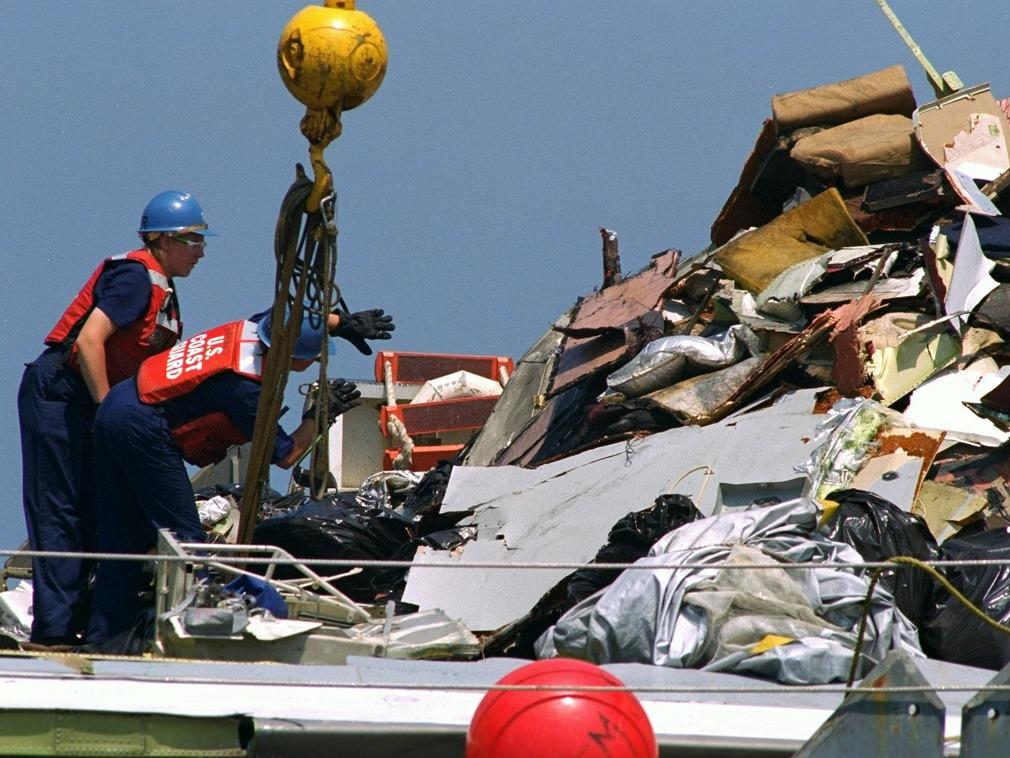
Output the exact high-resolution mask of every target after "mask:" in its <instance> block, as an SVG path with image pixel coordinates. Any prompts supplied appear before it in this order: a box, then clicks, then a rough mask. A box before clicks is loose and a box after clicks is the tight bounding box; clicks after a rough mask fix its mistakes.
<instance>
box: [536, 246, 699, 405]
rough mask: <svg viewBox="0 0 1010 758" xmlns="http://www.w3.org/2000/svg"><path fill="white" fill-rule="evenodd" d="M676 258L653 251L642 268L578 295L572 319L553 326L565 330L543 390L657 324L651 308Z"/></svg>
mask: <svg viewBox="0 0 1010 758" xmlns="http://www.w3.org/2000/svg"><path fill="white" fill-rule="evenodd" d="M679 259H680V252H679V251H677V250H667V251H665V252H662V253H659V254H658V255H656V256H653V258H652V261H651V262H650V263H649V266H648V267H647V268H646V269H645V270H644V271H642V272H640V273H638V274H636V275H635V276H632V277H629V278H627V279H624V280H622V281H620V282H617V283H615V284H613V285H611V286H610V287H607V288H606V289H604V290H601V291H599V292H594V293H593V294H592V295H588V296H587V297H585V298H583V299H582V301H581V302H580V303H579V304H578V310H577V311H576V313H575V317H574V318H573V319H572V322H571V323H570V324H569V325H568V326H567V327H566V328H564V329H559V331H561V332H562V333H563V334H565V335H566V336H565V340H564V342H562V343H561V351H562V352H561V357H560V358H559V359H558V364H557V366H558V367H557V372H556V374H555V375H554V379H553V382H552V384H551V389H550V392H549V394H551V395H554V394H557V393H558V392H561V391H563V390H565V389H567V388H569V387H571V386H572V385H574V384H576V383H577V382H579V381H581V380H582V379H583V378H585V377H586V376H589V375H590V374H594V373H597V372H599V371H603V370H606V369H609V368H611V367H613V366H616V365H617V364H618V363H620V362H622V361H624V360H626V359H628V358H630V357H631V356H632V355H633V354H634V352H635V351H636V350H637V348H638V347H639V344H640V342H641V338H642V337H643V336H644V335H645V334H647V333H648V331H649V330H650V329H661V328H662V314H661V313H660V312H659V311H658V310H657V309H658V308H659V307H660V305H661V303H662V300H663V295H664V294H666V291H667V290H668V289H669V288H670V285H672V284H673V280H674V278H675V277H676V274H677V262H678V260H679ZM657 336H658V334H657Z"/></svg>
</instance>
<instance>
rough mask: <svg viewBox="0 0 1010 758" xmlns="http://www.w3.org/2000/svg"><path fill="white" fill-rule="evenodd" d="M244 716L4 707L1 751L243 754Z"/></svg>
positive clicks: (26, 753)
mask: <svg viewBox="0 0 1010 758" xmlns="http://www.w3.org/2000/svg"><path fill="white" fill-rule="evenodd" d="M242 743H243V740H242V719H240V718H238V717H226V718H192V717H185V716H163V715H153V714H131V713H103V712H83V711H59V712H57V711H33V710H25V711H20V710H18V711H13V710H6V711H3V712H0V755H24V756H32V755H50V756H52V755H57V756H58V755H72V756H119V757H120V758H126V757H130V756H207V758H214V757H216V756H245V755H247V751H246V749H245V748H244V747H243V744H242Z"/></svg>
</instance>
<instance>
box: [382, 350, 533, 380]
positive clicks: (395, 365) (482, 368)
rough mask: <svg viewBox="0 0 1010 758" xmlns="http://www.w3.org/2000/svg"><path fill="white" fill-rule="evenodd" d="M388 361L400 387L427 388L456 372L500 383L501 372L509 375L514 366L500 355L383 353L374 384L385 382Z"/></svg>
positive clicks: (509, 360)
mask: <svg viewBox="0 0 1010 758" xmlns="http://www.w3.org/2000/svg"><path fill="white" fill-rule="evenodd" d="M386 361H389V363H390V368H391V369H392V374H393V381H394V382H396V383H398V384H424V383H425V382H426V381H428V380H429V379H436V378H438V377H440V376H445V375H446V374H452V373H455V372H456V371H469V372H470V373H471V374H477V375H478V376H483V377H485V378H487V379H494V380H495V381H498V375H499V369H500V368H504V369H505V371H506V372H508V373H509V374H511V373H512V369H513V368H514V367H515V365H514V364H513V362H512V359H511V358H508V357H504V356H500V355H453V354H450V353H400V352H395V351H382V352H380V353H379V354H378V355H377V356H375V381H377V382H382V381H385V377H386V374H385V365H386Z"/></svg>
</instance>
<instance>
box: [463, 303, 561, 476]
mask: <svg viewBox="0 0 1010 758" xmlns="http://www.w3.org/2000/svg"><path fill="white" fill-rule="evenodd" d="M571 317H572V314H571V312H569V313H565V314H564V315H563V316H561V318H559V319H558V320H557V321H556V322H555V324H554V327H553V328H551V329H548V330H547V332H546V333H545V334H544V335H543V336H542V337H541V338H540V339H539V340H537V342H536V344H534V345H533V347H531V348H530V349H529V350H527V351H526V354H525V355H524V356H523V357H522V358H521V359H520V360H519V363H518V364H517V365H516V367H515V371H513V372H512V376H510V377H509V380H508V382H507V383H506V384H505V388H504V390H503V391H502V394H501V395H499V396H498V402H497V403H496V404H495V407H494V410H493V411H491V415H490V416H488V419H487V421H485V422H484V426H483V427H482V428H481V430H480V432H478V434H477V436H476V437H475V438H474V440H473V442H472V443H471V445H470V447H469V449H468V451H467V453H466V456H465V458H464V459H463V463H464V465H468V466H490V465H491V464H493V463H495V462H496V459H497V458H498V456H499V455H500V454H501V452H502V451H503V450H505V449H506V448H508V447H509V445H511V444H512V442H513V441H514V440H515V439H516V437H517V436H518V435H519V434H520V433H522V431H523V430H524V429H526V428H527V427H528V426H529V425H530V424H531V423H533V422H534V421H535V420H536V418H537V417H538V416H539V415H540V414H541V413H542V412H543V409H544V395H545V393H546V392H547V387H548V385H549V383H550V378H551V374H552V373H553V372H554V363H555V361H556V360H557V357H558V355H559V353H560V345H561V341H562V340H563V339H564V335H562V334H561V333H560V332H559V331H557V329H558V328H559V327H564V326H567V325H568V324H569V323H570V321H571Z"/></svg>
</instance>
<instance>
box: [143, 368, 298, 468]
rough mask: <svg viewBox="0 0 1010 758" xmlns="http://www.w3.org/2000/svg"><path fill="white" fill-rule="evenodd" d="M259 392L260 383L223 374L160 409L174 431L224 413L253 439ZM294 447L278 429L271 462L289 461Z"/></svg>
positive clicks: (163, 404) (164, 404) (162, 404)
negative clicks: (287, 458)
mask: <svg viewBox="0 0 1010 758" xmlns="http://www.w3.org/2000/svg"><path fill="white" fill-rule="evenodd" d="M260 390H261V386H260V384H259V382H255V381H253V380H252V379H247V378H246V377H244V376H239V375H238V374H233V373H232V372H231V371H224V372H222V373H220V374H217V375H216V376H212V377H211V378H210V379H208V380H207V381H205V382H204V383H203V384H201V385H200V386H198V387H197V388H196V389H194V390H192V391H191V392H189V393H187V394H185V395H183V396H182V397H177V398H174V399H172V400H166V401H165V402H163V403H161V404H160V407H161V409H162V412H163V413H164V415H165V419H166V420H167V421H168V425H169V426H170V427H171V428H173V429H174V428H175V427H177V426H180V425H182V424H184V423H186V422H187V421H192V420H193V419H195V418H199V417H200V416H206V415H207V414H210V413H223V414H224V415H226V416H227V417H228V419H229V420H230V421H231V422H232V423H233V424H234V425H235V426H236V427H238V429H240V430H241V431H242V433H243V434H245V435H246V436H247V437H249V438H250V439H252V436H253V431H254V430H255V428H256V408H257V406H258V405H259V401H260ZM294 446H295V443H294V440H292V439H291V437H290V435H288V434H287V433H285V431H284V430H283V429H282V428H281V427H280V426H278V427H277V434H276V436H275V437H274V451H273V456H272V457H271V461H272V462H273V463H277V462H278V461H280V460H281V459H283V458H286V457H287V456H288V455H290V454H291V451H292V450H293V449H294Z"/></svg>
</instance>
